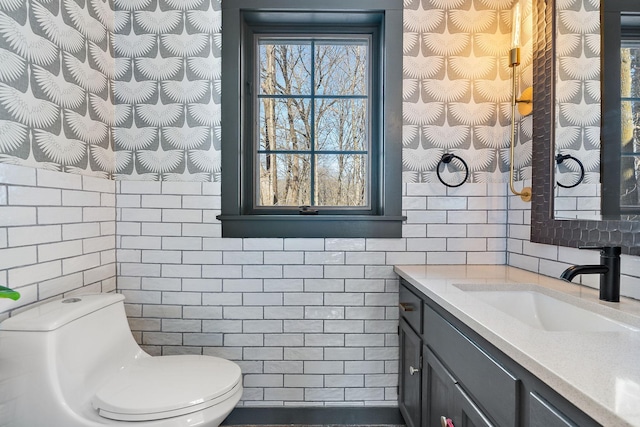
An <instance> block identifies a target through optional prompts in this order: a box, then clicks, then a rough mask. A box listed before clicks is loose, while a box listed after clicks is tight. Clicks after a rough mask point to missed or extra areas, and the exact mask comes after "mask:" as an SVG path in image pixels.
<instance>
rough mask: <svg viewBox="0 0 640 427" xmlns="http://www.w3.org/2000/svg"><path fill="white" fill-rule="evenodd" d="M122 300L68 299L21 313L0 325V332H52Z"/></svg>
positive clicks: (99, 297) (97, 296)
mask: <svg viewBox="0 0 640 427" xmlns="http://www.w3.org/2000/svg"><path fill="white" fill-rule="evenodd" d="M123 300H124V296H123V295H121V294H95V295H78V296H74V297H68V298H64V299H59V300H55V301H51V302H47V303H44V304H41V305H37V306H35V307H33V308H29V309H28V310H25V311H23V312H22V313H19V314H16V315H15V316H12V317H10V318H8V319H7V320H5V321H3V322H2V323H0V331H31V332H46V331H54V330H56V329H58V328H60V327H62V326H64V325H66V324H67V323H70V322H72V321H74V320H76V319H78V318H80V317H83V316H86V315H87V314H90V313H93V312H95V311H98V310H100V309H102V308H105V307H108V306H110V305H113V304H116V303H119V302H120V301H123Z"/></svg>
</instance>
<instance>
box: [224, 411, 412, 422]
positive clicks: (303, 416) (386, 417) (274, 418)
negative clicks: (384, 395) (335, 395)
mask: <svg viewBox="0 0 640 427" xmlns="http://www.w3.org/2000/svg"><path fill="white" fill-rule="evenodd" d="M277 424H281V425H285V424H343V425H385V424H386V425H402V424H404V420H403V419H402V415H400V410H399V409H398V408H396V407H366V406H358V407H327V406H323V407H298V408H283V407H270V408H245V407H240V408H236V409H234V410H233V412H231V414H230V415H229V416H228V417H227V418H226V419H225V420H224V421H223V422H222V424H221V425H223V426H238V425H277Z"/></svg>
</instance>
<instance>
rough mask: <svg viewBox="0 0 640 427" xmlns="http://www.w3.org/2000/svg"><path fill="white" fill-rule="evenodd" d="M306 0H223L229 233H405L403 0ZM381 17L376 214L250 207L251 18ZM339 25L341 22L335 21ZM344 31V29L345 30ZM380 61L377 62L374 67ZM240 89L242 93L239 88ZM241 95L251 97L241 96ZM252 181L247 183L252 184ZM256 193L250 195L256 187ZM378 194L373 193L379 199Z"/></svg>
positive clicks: (296, 21)
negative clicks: (246, 43) (247, 41)
mask: <svg viewBox="0 0 640 427" xmlns="http://www.w3.org/2000/svg"><path fill="white" fill-rule="evenodd" d="M300 3H301V2H300V0H270V1H268V2H267V1H265V0H233V1H228V2H223V4H222V14H223V31H222V38H223V43H224V48H223V49H222V198H221V199H222V214H221V215H219V216H218V218H219V219H220V220H221V221H222V235H223V237H401V236H402V221H403V220H404V217H403V216H402V191H401V188H402V11H403V3H402V0H317V1H315V2H313V5H312V6H311V7H312V9H311V8H309V6H304V5H301V4H300ZM380 17H382V19H383V22H382V23H381V26H382V27H383V29H384V31H383V33H384V35H383V37H382V40H381V45H382V46H381V49H380V52H381V55H382V58H380V61H381V64H382V65H383V70H382V76H381V78H380V79H379V86H380V91H381V98H382V99H381V104H382V108H380V109H379V111H380V112H379V113H373V114H372V118H371V120H372V130H373V131H375V130H376V129H377V131H378V132H380V138H381V144H380V148H379V149H378V151H379V157H378V158H377V159H375V160H374V157H372V162H374V161H375V162H376V163H377V165H376V167H377V169H378V171H379V172H378V176H379V180H378V182H377V183H375V184H374V182H373V181H372V183H371V184H370V185H375V186H376V187H377V190H378V194H379V195H380V196H379V197H380V200H379V201H378V202H377V203H376V205H377V206H376V208H377V211H376V212H375V215H366V214H352V213H347V214H336V213H334V212H331V213H322V212H321V213H320V214H318V215H273V214H264V215H262V214H261V215H256V214H250V209H249V206H247V200H246V196H245V194H246V191H243V186H244V185H245V180H246V179H251V173H247V172H246V171H251V170H252V168H253V164H252V162H253V159H252V155H251V153H249V155H247V152H246V150H247V147H246V143H245V142H246V139H244V138H245V137H246V135H250V134H251V132H252V124H251V123H247V120H244V119H243V117H247V111H246V108H250V106H251V104H250V103H251V100H250V99H251V98H250V96H249V98H248V102H249V103H248V104H247V95H248V90H249V88H248V87H245V85H244V83H243V82H244V81H246V79H245V78H244V76H243V75H242V65H243V61H244V59H243V51H242V44H243V38H244V37H247V33H246V31H247V26H248V24H251V25H257V24H258V23H264V24H276V23H283V22H288V23H290V24H291V25H290V26H289V28H291V27H296V26H297V27H299V28H301V29H303V28H306V29H307V30H308V26H307V27H304V24H307V25H308V22H309V20H310V19H311V21H312V23H314V22H315V23H317V24H319V25H320V24H322V25H334V26H335V27H340V26H341V25H345V26H346V28H350V27H354V23H356V24H357V25H358V26H361V27H364V26H371V25H372V24H375V20H376V19H378V20H379V19H380ZM334 31H335V29H334ZM341 31H342V30H341ZM374 68H377V67H374ZM238 94H240V96H238ZM241 99H242V100H244V101H245V102H241ZM245 188H246V187H245ZM249 197H251V196H250V195H249ZM372 201H373V199H372Z"/></svg>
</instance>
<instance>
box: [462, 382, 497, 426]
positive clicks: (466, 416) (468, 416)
mask: <svg viewBox="0 0 640 427" xmlns="http://www.w3.org/2000/svg"><path fill="white" fill-rule="evenodd" d="M455 391H456V406H457V410H456V418H454V423H453V425H454V427H493V424H491V422H490V421H489V420H488V419H487V417H486V416H485V415H484V414H483V413H482V411H480V408H478V407H477V406H476V404H475V403H473V401H472V400H471V398H470V397H469V396H468V395H467V393H465V392H464V390H463V389H462V387H460V385H459V384H456V386H455Z"/></svg>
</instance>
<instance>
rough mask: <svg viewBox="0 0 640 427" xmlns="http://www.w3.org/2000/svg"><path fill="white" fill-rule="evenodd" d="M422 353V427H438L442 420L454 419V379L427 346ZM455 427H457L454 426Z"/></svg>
mask: <svg viewBox="0 0 640 427" xmlns="http://www.w3.org/2000/svg"><path fill="white" fill-rule="evenodd" d="M423 352H424V389H423V390H424V422H423V424H422V425H423V427H440V426H441V425H442V418H443V417H444V419H447V418H449V419H451V420H455V419H456V407H455V391H456V390H455V386H456V384H455V379H454V378H453V377H452V376H451V374H449V371H447V369H446V368H445V367H444V366H443V365H442V363H440V361H439V360H438V358H437V357H436V356H435V355H434V354H433V353H432V352H431V350H429V348H428V347H427V346H424V348H423ZM454 425H455V427H458V426H457V424H455V423H454Z"/></svg>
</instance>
